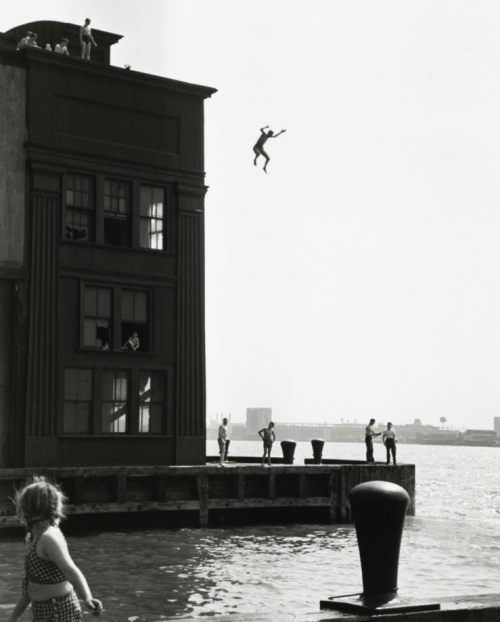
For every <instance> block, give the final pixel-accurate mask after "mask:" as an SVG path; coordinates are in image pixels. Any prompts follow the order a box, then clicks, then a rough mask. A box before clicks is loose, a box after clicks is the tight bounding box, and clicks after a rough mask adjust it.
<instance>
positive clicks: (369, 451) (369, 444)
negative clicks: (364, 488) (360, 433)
mask: <svg viewBox="0 0 500 622" xmlns="http://www.w3.org/2000/svg"><path fill="white" fill-rule="evenodd" d="M374 423H375V419H370V423H369V424H368V425H367V426H366V431H365V443H366V461H367V462H368V463H369V464H374V463H375V458H374V457H373V439H374V438H375V437H376V436H380V433H378V434H377V432H375V430H374V429H373V424H374Z"/></svg>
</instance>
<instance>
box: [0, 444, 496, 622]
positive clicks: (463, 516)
mask: <svg viewBox="0 0 500 622" xmlns="http://www.w3.org/2000/svg"><path fill="white" fill-rule="evenodd" d="M339 445H340V444H339ZM339 445H337V446H336V448H334V449H335V450H336V451H337V452H338V451H339V450H341V449H342V447H339ZM343 449H345V450H346V451H348V450H349V448H346V447H344V448H343ZM457 449H458V450H459V451H458V454H457ZM399 450H400V453H403V451H404V452H406V455H408V454H410V453H411V452H413V453H414V456H413V460H415V462H416V463H417V483H418V489H417V517H415V518H409V519H407V523H406V528H405V532H404V536H403V544H402V549H401V561H400V571H399V587H400V590H401V592H402V593H404V594H406V595H415V596H419V597H420V596H425V597H439V596H443V595H455V594H457V593H458V594H479V593H485V592H495V591H498V581H497V577H498V571H499V566H500V561H499V558H500V515H499V513H498V510H499V509H500V500H499V496H498V493H497V492H496V490H495V488H496V486H497V484H496V479H497V477H498V475H497V473H498V470H497V469H498V466H499V464H498V462H497V460H500V450H495V449H493V450H489V451H490V453H488V451H487V452H486V453H485V454H483V453H481V451H480V450H479V449H477V448H447V447H438V448H426V447H420V448H419V447H418V446H413V447H412V446H405V445H403V446H401V447H400V448H399ZM460 450H473V451H468V452H467V451H466V452H462V453H460ZM419 451H420V453H419ZM491 452H497V453H491ZM415 454H416V455H415ZM438 454H439V457H440V459H439V461H438V462H437V461H435V460H434V457H435V456H436V455H438ZM342 457H348V456H342ZM354 457H357V456H354ZM405 461H407V462H411V461H412V460H410V459H406V460H405ZM464 464H474V465H475V467H474V468H470V469H465V468H464V466H463V465H464ZM476 465H477V468H476ZM119 527H120V526H119V525H117V530H118V529H119ZM68 541H69V545H70V550H71V552H72V554H73V556H74V558H75V561H76V562H77V564H78V565H79V566H80V567H81V569H82V570H83V572H84V573H85V575H86V576H87V578H88V580H89V583H90V585H91V587H92V590H93V592H94V595H95V596H96V597H98V598H101V599H102V600H103V601H104V604H105V609H106V613H105V614H104V616H103V618H102V619H103V621H104V622H106V621H109V622H124V621H126V620H130V621H131V622H132V621H137V622H146V621H147V622H153V621H155V622H156V621H159V620H165V619H167V618H174V617H188V616H191V617H199V616H207V615H219V614H232V613H240V614H249V616H250V615H251V614H254V613H255V612H258V613H264V612H265V613H267V614H269V615H270V616H272V613H273V612H280V611H282V610H284V609H286V610H287V611H293V612H295V613H298V612H318V610H319V600H320V599H322V598H325V597H328V596H333V595H338V594H345V593H352V592H353V591H357V590H358V589H360V588H361V571H360V566H359V558H358V551H357V546H356V537H355V532H354V529H353V528H352V527H351V526H329V525H287V526H260V527H255V526H251V527H238V528H225V529H219V528H217V529H178V530H169V531H167V530H164V531H161V530H158V531H154V530H147V531H142V532H140V531H129V532H120V531H116V532H112V533H92V534H87V535H82V536H71V537H69V538H68ZM23 555H24V549H23V545H22V542H21V541H20V540H18V541H14V540H9V541H5V540H4V541H0V572H1V573H2V578H3V579H4V580H3V581H2V582H1V584H0V617H1V615H2V611H3V608H4V607H6V606H12V605H13V604H14V603H15V602H16V601H17V599H18V597H19V592H20V582H21V578H22V575H23ZM5 617H7V616H5ZM86 619H87V620H90V619H92V618H90V616H89V617H86ZM22 620H31V614H30V613H26V614H25V615H24V616H23V618H22Z"/></svg>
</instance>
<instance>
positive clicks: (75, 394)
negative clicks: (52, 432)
mask: <svg viewBox="0 0 500 622" xmlns="http://www.w3.org/2000/svg"><path fill="white" fill-rule="evenodd" d="M92 402H93V383H92V371H91V370H90V369H72V368H68V369H65V370H64V424H63V429H64V433H65V434H89V433H90V422H91V412H92Z"/></svg>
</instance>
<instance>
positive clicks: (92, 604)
mask: <svg viewBox="0 0 500 622" xmlns="http://www.w3.org/2000/svg"><path fill="white" fill-rule="evenodd" d="M85 607H87V609H88V610H89V611H91V612H92V615H93V616H100V615H101V611H102V603H101V601H100V600H97V598H89V599H88V600H86V601H85Z"/></svg>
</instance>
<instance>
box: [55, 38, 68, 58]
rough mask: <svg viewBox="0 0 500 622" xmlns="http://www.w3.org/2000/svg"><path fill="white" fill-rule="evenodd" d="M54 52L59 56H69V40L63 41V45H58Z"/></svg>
mask: <svg viewBox="0 0 500 622" xmlns="http://www.w3.org/2000/svg"><path fill="white" fill-rule="evenodd" d="M54 52H56V53H57V54H67V55H68V56H69V52H68V40H67V39H61V43H57V44H56V47H55V48H54Z"/></svg>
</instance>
